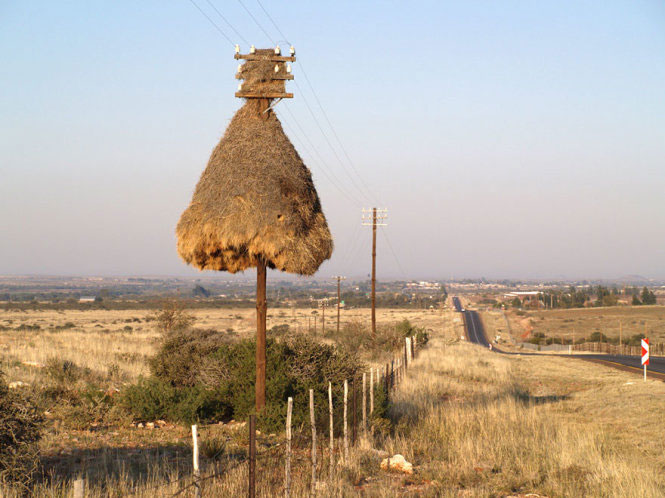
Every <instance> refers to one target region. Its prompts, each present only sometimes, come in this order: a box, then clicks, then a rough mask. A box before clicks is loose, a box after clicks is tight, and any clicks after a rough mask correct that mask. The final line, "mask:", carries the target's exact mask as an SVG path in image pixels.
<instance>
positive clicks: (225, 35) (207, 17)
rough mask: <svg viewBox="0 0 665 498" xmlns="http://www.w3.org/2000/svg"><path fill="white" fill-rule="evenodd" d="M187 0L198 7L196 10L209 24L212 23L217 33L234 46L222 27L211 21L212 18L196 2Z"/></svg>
mask: <svg viewBox="0 0 665 498" xmlns="http://www.w3.org/2000/svg"><path fill="white" fill-rule="evenodd" d="M189 2H190V3H191V4H192V5H193V6H194V7H196V8H197V9H198V11H199V12H200V13H201V14H203V17H205V18H206V19H207V20H208V21H209V22H210V24H212V25H213V26H214V27H215V29H216V30H217V31H219V34H220V35H222V36H223V37H224V38H226V40H227V41H228V42H229V43H230V44H231V45H233V46H235V43H233V41H232V40H231V38H229V37H228V36H227V34H226V33H224V31H222V28H220V27H219V25H218V24H217V23H216V22H215V21H213V20H212V19H211V18H210V16H209V15H208V14H206V13H205V12H204V11H203V9H201V7H199V6H198V4H197V3H196V2H195V1H194V0H189Z"/></svg>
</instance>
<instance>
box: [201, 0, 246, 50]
mask: <svg viewBox="0 0 665 498" xmlns="http://www.w3.org/2000/svg"><path fill="white" fill-rule="evenodd" d="M206 2H207V3H208V5H210V6H211V7H212V8H213V10H214V11H215V12H217V15H219V17H221V18H222V19H223V20H224V22H225V23H226V24H228V25H229V27H230V28H231V29H232V30H233V32H234V33H235V34H236V35H237V36H238V38H240V39H241V40H242V41H243V42H244V43H245V45H249V44H250V43H249V42H248V41H247V40H246V39H245V37H244V36H242V35H241V34H240V32H239V31H238V30H237V29H236V28H235V27H234V26H233V24H231V23H230V22H229V21H228V19H226V17H224V15H223V14H222V13H221V12H220V11H219V9H217V7H215V5H214V4H213V3H212V2H211V1H210V0H206Z"/></svg>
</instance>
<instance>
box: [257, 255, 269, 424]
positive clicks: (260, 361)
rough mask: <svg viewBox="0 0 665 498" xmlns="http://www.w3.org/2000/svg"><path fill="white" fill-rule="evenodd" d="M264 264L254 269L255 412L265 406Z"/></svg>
mask: <svg viewBox="0 0 665 498" xmlns="http://www.w3.org/2000/svg"><path fill="white" fill-rule="evenodd" d="M266 273H267V272H266V264H265V262H264V261H261V263H259V266H257V267H256V386H255V387H256V411H257V412H260V411H261V410H263V408H264V407H265V406H266V317H267V311H268V310H267V304H266Z"/></svg>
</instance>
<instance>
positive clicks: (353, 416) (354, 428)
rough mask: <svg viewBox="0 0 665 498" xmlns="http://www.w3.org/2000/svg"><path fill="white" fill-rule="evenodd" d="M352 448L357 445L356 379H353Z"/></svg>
mask: <svg viewBox="0 0 665 498" xmlns="http://www.w3.org/2000/svg"><path fill="white" fill-rule="evenodd" d="M351 412H352V413H351V446H355V445H356V413H357V412H358V410H357V408H356V379H355V377H353V378H352V379H351Z"/></svg>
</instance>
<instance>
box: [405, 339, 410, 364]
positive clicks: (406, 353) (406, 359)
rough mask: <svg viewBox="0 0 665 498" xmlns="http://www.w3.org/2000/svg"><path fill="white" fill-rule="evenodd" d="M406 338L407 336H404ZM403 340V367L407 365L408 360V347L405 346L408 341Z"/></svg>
mask: <svg viewBox="0 0 665 498" xmlns="http://www.w3.org/2000/svg"><path fill="white" fill-rule="evenodd" d="M406 339H408V337H407V338H406ZM406 339H405V340H404V368H406V367H407V363H408V362H409V348H408V346H407V344H408V341H407V340H406Z"/></svg>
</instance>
